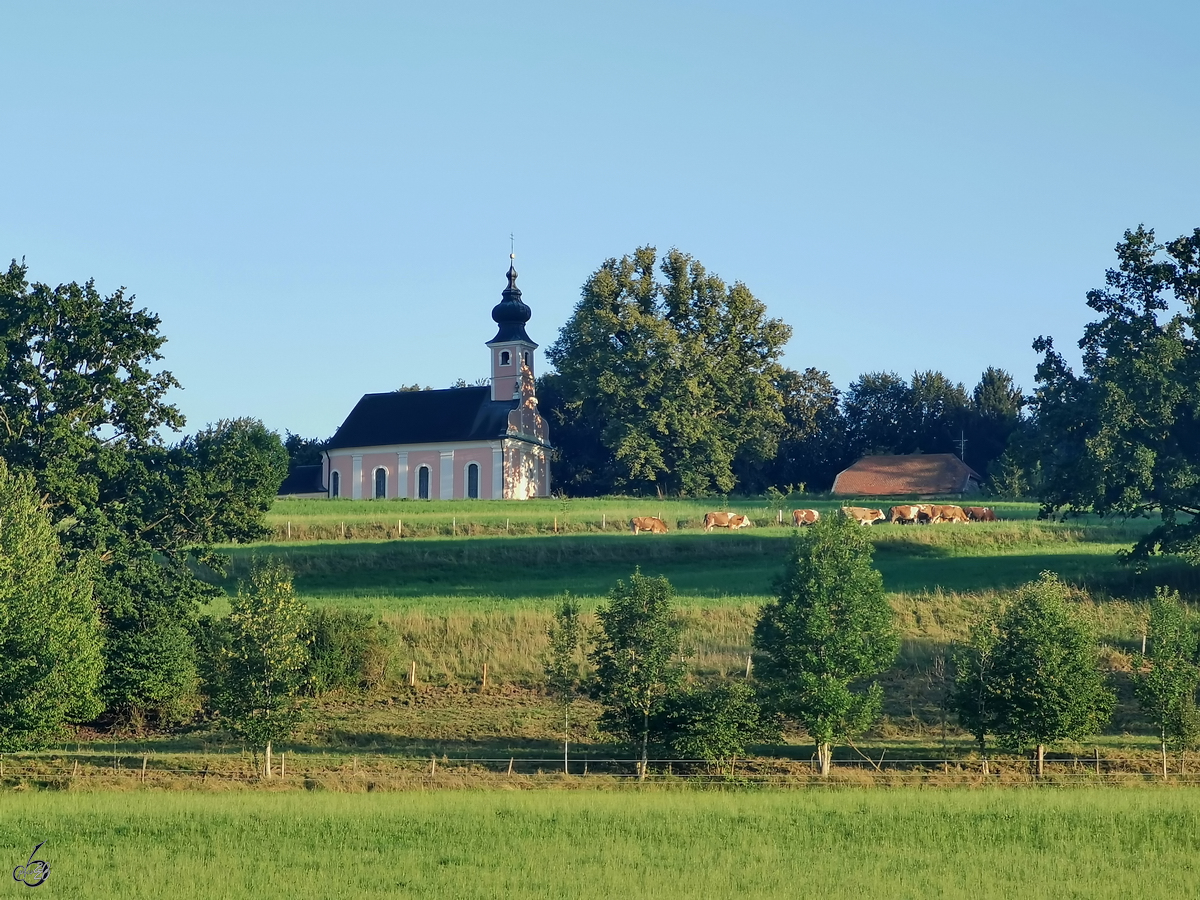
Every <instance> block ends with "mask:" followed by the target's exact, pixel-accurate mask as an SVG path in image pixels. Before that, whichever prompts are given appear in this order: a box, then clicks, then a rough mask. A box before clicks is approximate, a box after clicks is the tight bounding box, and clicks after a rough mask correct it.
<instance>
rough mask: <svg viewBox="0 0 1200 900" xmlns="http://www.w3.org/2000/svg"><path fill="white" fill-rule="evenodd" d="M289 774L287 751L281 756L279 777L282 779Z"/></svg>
mask: <svg viewBox="0 0 1200 900" xmlns="http://www.w3.org/2000/svg"><path fill="white" fill-rule="evenodd" d="M286 774H287V751H286V750H285V751H284V752H283V753H280V754H279V777H280V778H282V777H283V776H285V775H286Z"/></svg>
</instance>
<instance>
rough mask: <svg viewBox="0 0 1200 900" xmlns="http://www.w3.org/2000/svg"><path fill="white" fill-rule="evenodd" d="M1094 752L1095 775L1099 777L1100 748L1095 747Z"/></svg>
mask: <svg viewBox="0 0 1200 900" xmlns="http://www.w3.org/2000/svg"><path fill="white" fill-rule="evenodd" d="M1095 751H1096V757H1095V758H1096V774H1097V775H1099V774H1100V748H1099V747H1096V748H1095Z"/></svg>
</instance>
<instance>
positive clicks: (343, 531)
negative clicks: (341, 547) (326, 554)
mask: <svg viewBox="0 0 1200 900" xmlns="http://www.w3.org/2000/svg"><path fill="white" fill-rule="evenodd" d="M345 539H346V523H345V522H343V523H342V540H343V541H344V540H345Z"/></svg>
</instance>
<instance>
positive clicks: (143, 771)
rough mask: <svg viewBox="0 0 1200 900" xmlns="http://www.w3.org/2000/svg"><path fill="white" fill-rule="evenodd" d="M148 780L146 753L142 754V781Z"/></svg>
mask: <svg viewBox="0 0 1200 900" xmlns="http://www.w3.org/2000/svg"><path fill="white" fill-rule="evenodd" d="M145 781H146V754H145V753H143V754H142V783H143V784H144V783H145Z"/></svg>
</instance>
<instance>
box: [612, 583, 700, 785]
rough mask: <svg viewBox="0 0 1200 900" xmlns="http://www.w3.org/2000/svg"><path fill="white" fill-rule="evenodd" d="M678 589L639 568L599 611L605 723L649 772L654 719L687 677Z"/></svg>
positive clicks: (640, 770) (640, 769)
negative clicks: (681, 648)
mask: <svg viewBox="0 0 1200 900" xmlns="http://www.w3.org/2000/svg"><path fill="white" fill-rule="evenodd" d="M674 598H675V591H674V589H672V587H671V583H670V582H669V581H667V579H666V578H662V577H658V578H648V577H647V576H645V575H643V574H641V572H634V573H633V576H632V577H631V578H630V579H629V581H628V582H625V581H618V582H617V585H616V587H614V588H613V589H612V591H611V592H610V593H609V595H608V600H607V601H606V602H605V603H602V604H601V605H600V607H599V608H598V609H597V610H596V621H597V623H598V626H599V627H598V630H597V634H596V641H595V645H594V647H593V648H592V652H591V654H590V656H591V662H592V665H593V666H594V668H595V675H594V678H593V681H592V684H593V692H594V695H595V697H596V699H597V700H599V701H600V703H601V705H602V706H603V707H604V712H603V713H602V714H601V716H600V727H601V728H602V729H603V730H604V731H606V732H607V733H608V734H611V735H612V736H613V737H615V738H617V739H618V740H620V741H623V742H624V743H625V744H626V745H628V746H629V747H631V748H634V749H635V750H636V751H637V752H638V753H639V754H640V756H641V763H640V765H639V766H638V777H639V780H641V779H644V778H645V777H646V766H647V764H648V762H649V747H650V739H651V723H652V722H654V721H656V720H657V719H658V718H659V713H660V712H661V711H662V709H663V706H664V703H665V701H666V699H667V698H668V697H669V696H670V695H671V693H672V691H673V690H674V689H675V687H676V686H677V685H678V684H679V681H680V679H681V678H682V677H683V667H682V664H681V661H680V655H679V634H680V626H679V622H678V621H677V620H676V617H675V609H674Z"/></svg>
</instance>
